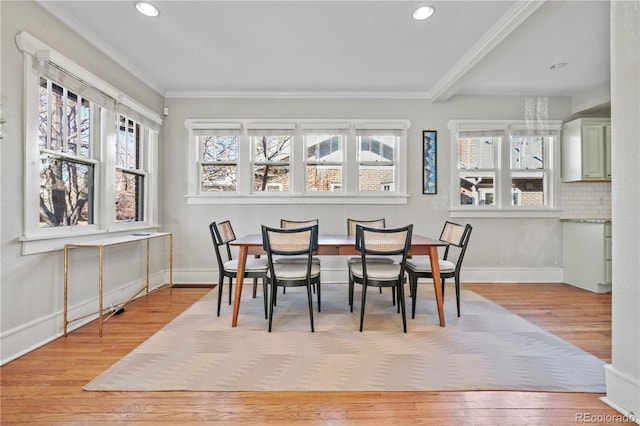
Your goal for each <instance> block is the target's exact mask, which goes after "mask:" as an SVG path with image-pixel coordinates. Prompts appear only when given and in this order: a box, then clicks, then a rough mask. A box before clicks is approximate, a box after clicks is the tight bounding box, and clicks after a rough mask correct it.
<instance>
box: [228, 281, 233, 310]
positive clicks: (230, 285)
mask: <svg viewBox="0 0 640 426" xmlns="http://www.w3.org/2000/svg"><path fill="white" fill-rule="evenodd" d="M231 287H233V278H231V277H229V306H231Z"/></svg>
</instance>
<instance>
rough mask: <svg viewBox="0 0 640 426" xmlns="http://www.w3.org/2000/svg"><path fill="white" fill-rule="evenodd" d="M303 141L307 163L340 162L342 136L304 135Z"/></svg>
mask: <svg viewBox="0 0 640 426" xmlns="http://www.w3.org/2000/svg"><path fill="white" fill-rule="evenodd" d="M304 140H305V146H306V147H307V161H308V162H314V163H319V162H325V161H326V162H331V163H338V162H342V146H343V145H342V144H343V140H344V136H343V135H330V134H317V135H306V136H305V137H304Z"/></svg>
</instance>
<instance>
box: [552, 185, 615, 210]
mask: <svg viewBox="0 0 640 426" xmlns="http://www.w3.org/2000/svg"><path fill="white" fill-rule="evenodd" d="M560 208H561V209H562V213H561V218H562V219H611V182H569V183H561V184H560Z"/></svg>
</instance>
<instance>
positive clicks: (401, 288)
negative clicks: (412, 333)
mask: <svg viewBox="0 0 640 426" xmlns="http://www.w3.org/2000/svg"><path fill="white" fill-rule="evenodd" d="M397 287H398V305H400V309H401V310H402V329H403V330H404V332H405V333H406V332H407V313H406V308H405V305H404V285H403V284H402V283H399V284H398V286H397Z"/></svg>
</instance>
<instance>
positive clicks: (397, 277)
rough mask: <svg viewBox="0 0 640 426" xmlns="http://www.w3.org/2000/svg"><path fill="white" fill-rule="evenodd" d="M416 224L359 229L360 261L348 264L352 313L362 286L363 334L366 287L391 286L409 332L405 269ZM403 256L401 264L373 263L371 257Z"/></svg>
mask: <svg viewBox="0 0 640 426" xmlns="http://www.w3.org/2000/svg"><path fill="white" fill-rule="evenodd" d="M412 232H413V225H407V226H404V227H401V228H372V227H366V226H363V225H357V226H356V241H355V247H356V250H358V251H359V252H360V256H361V261H360V262H354V263H351V264H349V274H350V275H351V277H352V278H353V281H352V282H350V283H349V303H350V304H351V309H352V310H353V291H354V283H357V284H361V285H362V302H361V306H360V331H362V326H363V323H364V311H365V304H366V300H367V287H369V286H372V287H391V288H392V289H393V291H395V292H396V295H397V299H398V312H399V313H400V312H402V328H403V331H404V332H405V333H406V332H407V317H406V313H405V303H404V284H405V283H406V275H405V266H406V262H407V254H408V253H409V248H410V247H411V235H412ZM380 255H383V256H400V257H401V259H400V261H399V262H394V263H382V262H377V261H370V259H371V257H372V256H380Z"/></svg>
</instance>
